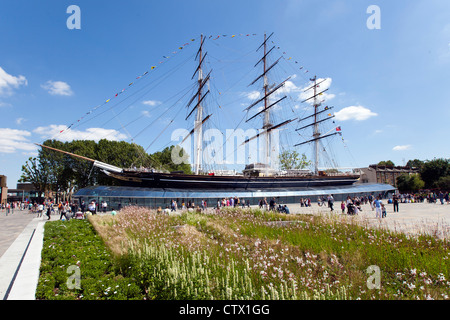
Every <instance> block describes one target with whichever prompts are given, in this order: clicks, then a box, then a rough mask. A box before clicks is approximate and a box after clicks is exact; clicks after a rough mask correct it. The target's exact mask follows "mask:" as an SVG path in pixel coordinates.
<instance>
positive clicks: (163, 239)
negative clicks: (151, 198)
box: [92, 207, 450, 299]
mask: <svg viewBox="0 0 450 320" xmlns="http://www.w3.org/2000/svg"><path fill="white" fill-rule="evenodd" d="M341 219H347V217H340V216H331V215H330V216H305V215H302V216H300V215H285V214H278V213H271V212H261V211H260V210H242V209H229V210H222V211H221V212H220V213H216V214H208V215H205V214H201V213H186V212H185V213H183V214H181V215H176V216H167V215H157V214H155V213H154V212H152V211H150V210H148V209H145V208H138V207H129V208H125V209H124V210H122V211H121V213H120V214H119V215H117V216H116V217H108V218H107V219H106V220H102V218H100V217H96V219H95V221H94V220H92V221H93V223H94V225H97V226H100V225H102V226H103V227H104V228H105V229H104V231H105V230H108V236H107V237H105V239H106V241H107V242H108V241H114V238H119V239H122V240H121V243H122V244H124V245H125V243H126V246H127V247H126V248H124V250H125V249H126V251H127V252H128V255H126V256H127V263H128V264H129V265H130V266H131V268H128V269H126V276H128V277H135V278H139V279H140V282H141V283H142V284H143V285H144V287H145V288H146V290H145V291H146V293H147V294H148V297H149V298H152V299H430V298H431V299H448V296H449V295H450V281H449V280H448V277H449V272H450V263H449V260H448V258H449V255H450V251H449V244H448V242H447V241H446V240H437V239H434V238H432V237H430V236H425V235H423V236H419V237H408V236H406V235H404V234H400V233H398V234H396V233H392V232H389V231H387V230H380V229H371V228H366V227H362V226H358V225H356V224H352V223H348V220H346V221H341ZM123 239H128V241H124V240H123ZM372 265H376V266H378V267H379V269H380V271H381V287H380V289H369V288H368V285H367V281H368V279H369V274H368V273H367V269H368V267H369V266H372Z"/></svg>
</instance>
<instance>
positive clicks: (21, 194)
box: [8, 183, 39, 202]
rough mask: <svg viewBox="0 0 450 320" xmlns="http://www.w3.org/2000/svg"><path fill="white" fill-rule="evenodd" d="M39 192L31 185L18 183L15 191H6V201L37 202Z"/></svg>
mask: <svg viewBox="0 0 450 320" xmlns="http://www.w3.org/2000/svg"><path fill="white" fill-rule="evenodd" d="M38 197H39V192H38V191H36V190H35V188H34V186H33V184H32V183H18V184H17V188H16V189H9V190H8V201H30V202H33V201H37V199H38Z"/></svg>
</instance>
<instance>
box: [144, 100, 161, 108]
mask: <svg viewBox="0 0 450 320" xmlns="http://www.w3.org/2000/svg"><path fill="white" fill-rule="evenodd" d="M161 103H162V102H161V101H158V100H146V101H142V104H145V105H146V106H150V107H154V106H158V105H160V104H161Z"/></svg>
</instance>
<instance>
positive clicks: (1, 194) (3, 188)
mask: <svg viewBox="0 0 450 320" xmlns="http://www.w3.org/2000/svg"><path fill="white" fill-rule="evenodd" d="M7 198H8V187H7V185H6V176H3V175H0V204H6V200H7Z"/></svg>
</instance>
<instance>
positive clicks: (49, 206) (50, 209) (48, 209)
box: [47, 203, 52, 220]
mask: <svg viewBox="0 0 450 320" xmlns="http://www.w3.org/2000/svg"><path fill="white" fill-rule="evenodd" d="M51 214H52V204H51V203H49V204H48V207H47V217H48V219H47V220H50V216H51Z"/></svg>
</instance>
